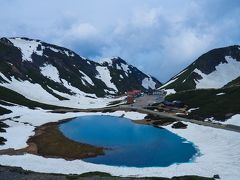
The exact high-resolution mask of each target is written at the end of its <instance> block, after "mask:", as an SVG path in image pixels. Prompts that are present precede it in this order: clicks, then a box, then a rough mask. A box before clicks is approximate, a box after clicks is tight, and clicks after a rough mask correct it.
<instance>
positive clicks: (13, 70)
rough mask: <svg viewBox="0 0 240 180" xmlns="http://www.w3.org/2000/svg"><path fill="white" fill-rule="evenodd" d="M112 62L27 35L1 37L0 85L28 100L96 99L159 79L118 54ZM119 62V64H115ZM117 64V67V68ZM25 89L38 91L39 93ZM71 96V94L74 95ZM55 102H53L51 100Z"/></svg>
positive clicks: (154, 83)
mask: <svg viewBox="0 0 240 180" xmlns="http://www.w3.org/2000/svg"><path fill="white" fill-rule="evenodd" d="M111 61H112V62H113V64H115V66H110V65H109V64H106V63H98V62H95V61H91V60H89V59H86V58H83V57H81V56H80V55H78V54H77V53H75V52H74V51H71V50H69V49H67V48H64V47H60V46H56V45H52V44H48V43H45V42H43V41H40V40H34V39H29V38H20V37H18V38H1V39H0V85H1V86H3V87H5V88H9V89H12V90H14V91H16V92H18V93H20V94H22V95H24V96H26V97H29V98H30V99H31V100H39V101H40V102H41V98H40V95H41V96H45V97H46V98H47V99H48V100H47V101H44V103H50V104H52V102H51V101H64V102H65V101H67V100H72V101H74V102H75V104H76V103H77V104H78V103H81V102H77V101H78V100H77V99H78V98H80V99H81V97H84V98H85V99H86V98H90V99H96V98H99V97H100V98H101V97H107V96H109V95H113V96H116V95H121V94H124V93H125V92H126V91H128V90H131V89H141V90H146V89H150V88H152V89H155V88H158V87H160V85H161V83H160V82H159V81H158V80H157V79H155V78H153V77H151V76H149V75H146V74H145V73H143V72H142V71H140V70H138V69H137V68H136V67H134V66H132V65H129V64H127V62H126V61H124V60H123V59H121V58H119V57H117V58H114V59H112V60H111ZM117 65H118V66H117ZM119 67H120V68H119ZM26 89H32V90H35V91H36V92H38V93H39V97H38V96H36V95H35V94H34V93H31V92H29V91H28V90H26ZM73 97H74V98H73ZM54 105H56V104H54Z"/></svg>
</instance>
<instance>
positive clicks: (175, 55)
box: [0, 0, 240, 82]
mask: <svg viewBox="0 0 240 180" xmlns="http://www.w3.org/2000/svg"><path fill="white" fill-rule="evenodd" d="M0 24H1V26H0V36H1V37H16V36H17V37H22V36H24V37H29V38H34V39H40V40H43V41H46V42H48V43H53V44H57V45H61V46H64V47H67V48H69V49H72V50H74V51H75V52H76V53H78V54H79V55H81V56H84V57H87V58H89V59H94V60H96V61H97V60H99V59H101V58H103V57H115V56H119V57H121V58H123V59H125V60H126V61H127V62H128V63H130V64H132V65H134V66H136V67H137V68H139V69H140V70H143V71H144V72H145V73H148V74H151V75H153V76H155V77H157V78H158V79H159V80H160V81H162V82H165V81H167V80H169V79H170V78H171V77H172V76H173V75H175V74H177V73H178V72H180V71H181V70H182V69H183V68H185V67H186V66H187V65H189V64H190V63H192V62H193V61H194V60H196V59H197V58H198V57H199V56H200V55H201V54H203V53H206V52H207V51H209V50H211V49H213V48H218V47H224V46H229V45H234V44H240V1H239V0H41V1H39V0H0Z"/></svg>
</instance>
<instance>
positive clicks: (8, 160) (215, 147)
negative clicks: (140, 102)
mask: <svg viewBox="0 0 240 180" xmlns="http://www.w3.org/2000/svg"><path fill="white" fill-rule="evenodd" d="M3 107H5V108H8V109H10V110H12V111H13V113H11V114H7V115H3V116H1V119H4V118H9V117H10V118H12V120H17V121H18V122H13V121H12V120H7V121H5V123H6V124H8V125H9V126H10V127H9V128H7V132H6V133H1V134H0V136H4V137H5V138H6V139H7V140H8V141H7V142H6V144H5V145H3V146H1V149H6V148H15V149H17V148H23V147H26V140H27V139H28V137H29V136H31V135H33V130H34V126H39V125H42V124H45V123H47V122H56V121H59V120H60V119H65V118H72V117H77V116H84V115H93V114H94V115H112V116H121V115H122V114H124V115H125V117H126V118H130V119H135V120H137V119H138V120H140V119H143V118H144V117H145V114H140V113H137V112H124V111H117V112H114V113H82V112H81V113H65V114H55V113H50V112H47V111H46V110H42V109H36V110H31V109H28V108H26V107H22V106H3ZM16 116H20V117H19V118H16ZM33 117H34V118H33ZM23 123H25V124H23ZM26 123H30V124H26ZM187 124H188V128H187V129H172V128H171V126H166V127H165V128H166V129H168V130H169V131H172V132H174V133H176V134H177V135H179V136H181V137H183V138H186V139H187V140H188V141H191V142H193V143H194V144H195V145H196V146H197V147H198V149H199V150H200V153H201V155H200V156H197V157H195V158H194V159H193V162H191V163H181V164H172V165H171V166H169V167H151V168H134V167H117V166H107V165H97V164H92V163H87V162H84V161H82V160H74V161H67V160H64V159H56V158H44V157H41V156H36V155H32V154H25V155H19V156H17V155H14V156H9V155H2V156H0V164H2V165H8V166H19V167H22V168H23V169H25V170H32V171H36V172H45V173H63V174H81V173H85V172H91V171H102V172H107V173H110V174H112V175H115V176H136V177H147V176H149V177H150V176H159V177H172V176H182V175H193V174H194V175H199V176H206V177H212V176H213V175H214V174H219V175H220V177H221V179H225V180H228V179H229V180H238V179H239V176H240V153H239V149H240V134H239V133H236V132H231V131H225V130H221V129H215V128H210V127H205V126H200V125H195V124H191V123H187ZM43 164H44V166H43Z"/></svg>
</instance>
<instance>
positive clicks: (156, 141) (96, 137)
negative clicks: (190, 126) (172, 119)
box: [59, 116, 198, 167]
mask: <svg viewBox="0 0 240 180" xmlns="http://www.w3.org/2000/svg"><path fill="white" fill-rule="evenodd" d="M59 129H60V130H61V132H62V133H63V134H64V135H65V136H66V137H68V138H69V139H72V140H74V141H78V142H81V143H87V144H91V145H95V146H101V147H106V148H110V149H109V150H106V151H105V155H101V156H97V157H94V158H85V159H83V160H84V161H86V162H91V163H95V164H106V165H114V166H131V167H166V166H169V165H171V164H173V163H184V162H191V159H192V158H193V157H194V156H195V155H196V154H197V153H198V150H197V149H196V148H195V146H194V145H193V144H192V143H190V142H186V139H183V138H181V137H179V136H178V135H176V134H174V133H172V132H170V131H168V130H166V129H163V128H156V127H152V126H147V125H140V124H136V123H133V122H132V121H131V120H129V119H126V118H120V117H114V116H83V117H79V118H75V119H73V120H71V121H68V122H66V123H64V124H61V125H60V126H59ZM183 131H184V130H183Z"/></svg>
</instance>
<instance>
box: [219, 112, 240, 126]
mask: <svg viewBox="0 0 240 180" xmlns="http://www.w3.org/2000/svg"><path fill="white" fill-rule="evenodd" d="M222 123H223V124H232V125H236V126H240V114H236V115H234V116H232V117H231V118H229V119H228V120H226V121H225V122H222Z"/></svg>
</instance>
